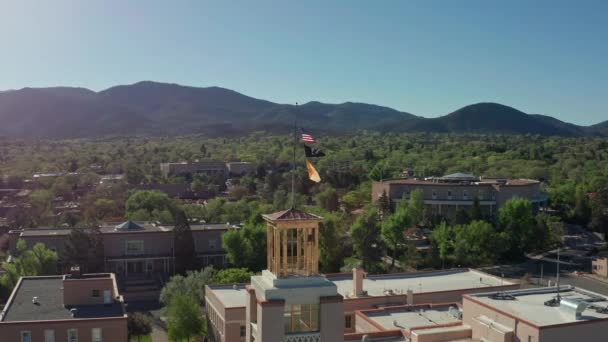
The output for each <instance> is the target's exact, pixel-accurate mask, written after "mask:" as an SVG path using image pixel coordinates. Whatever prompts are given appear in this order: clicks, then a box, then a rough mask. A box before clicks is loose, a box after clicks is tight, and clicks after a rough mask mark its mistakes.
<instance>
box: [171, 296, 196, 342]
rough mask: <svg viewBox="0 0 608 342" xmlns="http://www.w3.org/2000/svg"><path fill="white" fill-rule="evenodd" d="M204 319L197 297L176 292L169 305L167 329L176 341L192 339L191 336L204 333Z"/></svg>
mask: <svg viewBox="0 0 608 342" xmlns="http://www.w3.org/2000/svg"><path fill="white" fill-rule="evenodd" d="M202 326H203V320H202V317H201V310H200V306H199V304H198V303H197V301H196V299H195V298H194V297H192V296H188V295H186V294H181V293H179V294H176V295H175V296H173V298H172V299H171V302H170V303H169V306H168V307H167V328H168V329H167V330H168V334H169V337H170V338H171V339H173V340H176V341H182V340H184V339H185V340H186V341H190V337H195V336H199V335H200V334H201V333H202Z"/></svg>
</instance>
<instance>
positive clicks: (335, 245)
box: [319, 214, 343, 273]
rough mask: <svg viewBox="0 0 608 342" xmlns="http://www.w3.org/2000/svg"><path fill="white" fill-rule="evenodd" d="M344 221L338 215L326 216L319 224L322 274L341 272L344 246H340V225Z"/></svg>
mask: <svg viewBox="0 0 608 342" xmlns="http://www.w3.org/2000/svg"><path fill="white" fill-rule="evenodd" d="M342 222H343V220H342V219H341V218H340V217H338V216H337V215H333V214H329V215H325V217H324V219H323V221H322V222H321V223H320V224H319V264H320V265H319V267H320V270H321V272H324V273H335V272H339V271H340V264H341V261H342V260H341V258H340V257H341V254H342V245H341V244H340V240H339V238H340V236H339V234H340V232H341V231H342V229H341V227H340V224H341V223H342Z"/></svg>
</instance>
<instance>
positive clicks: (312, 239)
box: [205, 209, 519, 342]
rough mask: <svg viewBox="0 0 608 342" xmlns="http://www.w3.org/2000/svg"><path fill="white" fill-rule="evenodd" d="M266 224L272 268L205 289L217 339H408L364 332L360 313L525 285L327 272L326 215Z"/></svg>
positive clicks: (437, 274)
mask: <svg viewBox="0 0 608 342" xmlns="http://www.w3.org/2000/svg"><path fill="white" fill-rule="evenodd" d="M264 219H265V220H266V222H267V247H268V248H267V265H268V267H267V270H264V271H262V274H261V275H256V276H253V277H251V283H250V284H235V285H208V286H207V287H206V292H205V303H206V310H207V318H208V323H209V325H208V326H209V331H210V335H211V337H212V340H213V341H217V342H232V341H235V342H237V341H247V342H252V341H264V342H266V341H268V342H274V341H290V342H291V341H294V342H300V341H305V342H317V341H332V342H334V341H362V340H365V341H405V339H406V338H407V336H408V335H407V334H408V333H406V332H405V329H375V330H374V329H372V330H365V329H363V328H362V327H364V326H366V324H367V323H366V319H365V318H363V316H362V315H361V314H360V313H359V312H360V311H362V310H374V309H378V308H383V307H400V306H409V307H413V306H415V305H423V306H425V307H426V306H429V305H433V303H436V304H438V305H440V304H442V303H460V302H461V301H462V295H463V294H467V293H482V292H487V291H505V290H511V289H516V288H519V285H518V284H514V283H511V282H508V281H505V280H502V279H500V278H497V277H494V276H491V275H489V274H486V273H483V272H479V271H475V270H470V269H455V270H447V271H433V272H415V273H396V274H384V275H367V274H366V273H365V272H364V271H363V270H360V269H354V270H353V273H352V274H351V273H348V274H329V275H321V274H319V272H318V224H319V222H320V221H321V220H322V218H321V217H319V216H316V215H312V214H307V213H303V212H301V211H298V210H295V209H290V210H286V211H282V212H278V213H275V214H270V215H265V216H264ZM450 305H451V306H454V305H458V304H450ZM444 306H445V305H444ZM421 307H422V306H421ZM448 309H449V308H446V309H445V310H448ZM445 310H444V311H445ZM446 320H447V318H446ZM449 323H450V327H449V328H450V329H456V328H453V327H451V325H452V323H453V322H449ZM414 327H417V325H414ZM435 328H437V327H435ZM417 329H418V328H417ZM410 330H411V329H410ZM460 334H462V333H461V332H460ZM465 335H466V333H465ZM469 335H470V331H469ZM450 336H452V335H450ZM420 341H421V342H423V341H425V340H424V339H422V340H420Z"/></svg>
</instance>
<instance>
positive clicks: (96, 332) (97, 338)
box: [91, 328, 101, 342]
mask: <svg viewBox="0 0 608 342" xmlns="http://www.w3.org/2000/svg"><path fill="white" fill-rule="evenodd" d="M91 341H92V342H101V328H93V329H91Z"/></svg>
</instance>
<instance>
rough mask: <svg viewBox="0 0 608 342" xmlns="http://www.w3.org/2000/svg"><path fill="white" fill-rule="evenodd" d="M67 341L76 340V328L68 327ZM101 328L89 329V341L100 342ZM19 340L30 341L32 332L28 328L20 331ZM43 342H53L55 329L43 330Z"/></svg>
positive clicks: (101, 339)
mask: <svg viewBox="0 0 608 342" xmlns="http://www.w3.org/2000/svg"><path fill="white" fill-rule="evenodd" d="M67 334H68V342H78V329H68V330H67ZM102 341H103V338H102V334H101V328H92V329H91V342H102ZM21 342H32V332H31V331H28V330H23V331H21ZM44 342H55V330H53V329H45V330H44Z"/></svg>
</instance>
